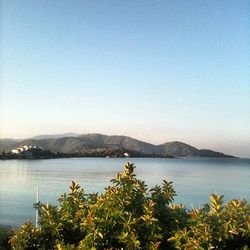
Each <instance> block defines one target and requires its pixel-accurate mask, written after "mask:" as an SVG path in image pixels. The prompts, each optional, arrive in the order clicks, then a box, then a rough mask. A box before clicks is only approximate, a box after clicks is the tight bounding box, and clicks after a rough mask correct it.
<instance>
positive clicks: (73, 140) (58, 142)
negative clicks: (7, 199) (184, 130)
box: [0, 133, 232, 157]
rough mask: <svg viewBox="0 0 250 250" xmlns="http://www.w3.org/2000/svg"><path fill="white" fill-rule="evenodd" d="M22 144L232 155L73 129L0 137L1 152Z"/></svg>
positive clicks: (70, 150) (81, 149) (73, 149)
mask: <svg viewBox="0 0 250 250" xmlns="http://www.w3.org/2000/svg"><path fill="white" fill-rule="evenodd" d="M21 145H37V146H41V147H42V148H44V149H48V150H51V151H53V152H61V153H66V154H74V153H76V154H81V153H84V152H86V151H88V150H96V149H100V150H102V149H119V150H128V151H133V152H138V153H140V154H141V155H144V156H147V155H158V156H163V157H164V156H175V157H232V156H230V155H226V154H223V153H220V152H216V151H212V150H209V149H197V148H195V147H193V146H191V145H188V144H186V143H183V142H179V141H173V142H166V143H164V144H160V145H154V144H151V143H147V142H143V141H139V140H136V139H134V138H131V137H128V136H120V135H112V136H108V135H102V134H85V135H79V134H75V133H67V134H56V135H39V136H35V137H33V138H30V139H25V140H21V141H20V140H15V139H0V152H2V151H10V150H11V149H12V148H14V147H16V146H21Z"/></svg>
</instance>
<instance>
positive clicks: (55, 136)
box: [30, 133, 80, 140]
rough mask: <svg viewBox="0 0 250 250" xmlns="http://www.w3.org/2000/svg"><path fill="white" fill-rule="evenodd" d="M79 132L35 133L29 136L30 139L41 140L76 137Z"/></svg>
mask: <svg viewBox="0 0 250 250" xmlns="http://www.w3.org/2000/svg"><path fill="white" fill-rule="evenodd" d="M78 136H80V134H76V133H64V134H52V135H37V136H34V137H31V138H30V139H35V140H42V139H59V138H63V137H78Z"/></svg>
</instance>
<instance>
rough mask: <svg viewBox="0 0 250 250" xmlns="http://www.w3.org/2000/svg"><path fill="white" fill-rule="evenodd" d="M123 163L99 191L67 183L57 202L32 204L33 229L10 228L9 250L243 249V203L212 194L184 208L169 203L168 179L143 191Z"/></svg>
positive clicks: (249, 223)
mask: <svg viewBox="0 0 250 250" xmlns="http://www.w3.org/2000/svg"><path fill="white" fill-rule="evenodd" d="M134 168H135V167H134V165H133V164H129V163H127V164H126V165H125V168H124V172H122V173H118V174H117V176H116V178H115V179H113V180H111V182H112V185H111V186H108V187H107V188H106V189H105V192H104V193H102V194H94V193H91V194H85V193H84V190H83V189H82V188H81V187H80V186H79V185H78V184H76V183H74V182H72V184H71V186H70V192H69V193H68V194H66V193H65V194H63V195H62V196H61V197H60V198H59V200H58V201H59V205H58V206H52V205H49V204H47V205H45V204H40V203H39V204H36V206H37V207H38V209H39V217H40V219H39V228H34V226H33V225H32V223H30V222H28V223H25V224H24V225H23V226H22V227H21V228H20V229H18V230H17V231H16V232H15V235H14V236H13V237H12V238H11V240H10V243H11V246H12V249H16V250H19V249H20V250H25V249H46V250H48V249H58V250H76V249H78V250H80V249H83V250H85V249H86V250H89V249H92V250H94V249H96V250H97V249H110V250H111V249H124V250H125V249H131V250H133V249H134V250H135V249H151V250H156V249H212V248H214V249H232V248H228V247H229V246H234V248H233V249H241V248H242V249H243V247H245V248H244V249H247V246H249V239H250V235H249V232H250V220H249V213H250V209H249V205H248V204H247V202H246V201H241V200H233V201H230V202H229V203H228V204H226V205H223V202H222V196H218V195H212V196H211V198H210V199H211V204H210V206H208V205H206V206H205V207H204V208H203V209H200V210H192V211H191V212H190V211H187V210H186V209H185V207H184V206H183V205H176V204H173V200H174V196H175V195H176V193H175V191H174V189H173V185H172V182H167V181H163V183H162V185H161V186H158V185H157V186H155V187H154V188H152V189H150V190H148V188H147V186H146V184H145V183H144V182H143V181H141V180H138V179H137V178H136V176H135V174H134Z"/></svg>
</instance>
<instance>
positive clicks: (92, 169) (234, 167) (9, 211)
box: [0, 158, 250, 225]
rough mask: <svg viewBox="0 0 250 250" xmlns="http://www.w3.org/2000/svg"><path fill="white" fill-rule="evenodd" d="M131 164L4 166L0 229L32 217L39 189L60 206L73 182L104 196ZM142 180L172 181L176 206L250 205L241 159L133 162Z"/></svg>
mask: <svg viewBox="0 0 250 250" xmlns="http://www.w3.org/2000/svg"><path fill="white" fill-rule="evenodd" d="M127 160H128V159H103V158H101V159H90V158H82V159H76V158H75V159H56V160H10V161H0V204H1V209H0V224H1V223H2V224H10V225H18V224H21V223H23V222H24V221H25V220H26V219H27V218H30V219H33V218H34V214H35V213H34V209H33V206H32V204H33V203H34V202H35V193H36V187H37V186H38V187H39V189H40V193H41V200H42V201H43V202H46V201H49V202H50V203H54V204H55V203H56V200H57V198H58V197H59V195H60V194H62V193H64V192H67V191H68V186H69V185H70V183H71V181H72V180H74V181H76V182H78V183H79V184H80V185H81V186H82V187H83V188H84V189H85V191H86V192H87V193H88V192H102V191H103V189H104V187H105V186H107V185H110V183H109V180H110V179H112V178H114V176H115V175H116V174H117V173H118V172H120V171H122V169H123V165H124V164H125V163H126V161H127ZM131 162H134V163H135V165H136V166H137V167H136V171H135V173H136V174H137V176H138V178H140V179H142V180H144V181H145V182H146V184H148V186H149V187H152V186H153V185H155V184H160V183H161V182H162V180H164V179H165V180H169V181H170V180H171V181H173V182H174V188H175V190H176V191H177V194H178V196H177V198H176V202H182V203H184V204H186V205H187V206H189V207H190V206H191V204H193V206H196V207H198V206H200V205H201V204H204V203H205V202H208V196H209V194H211V193H213V192H215V191H217V192H218V193H223V194H224V195H225V198H226V199H231V198H236V197H245V198H247V199H248V200H250V193H249V190H250V182H249V179H250V161H249V160H240V159H203V158H202V159H131Z"/></svg>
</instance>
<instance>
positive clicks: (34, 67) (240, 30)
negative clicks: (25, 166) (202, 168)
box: [0, 0, 250, 157]
mask: <svg viewBox="0 0 250 250" xmlns="http://www.w3.org/2000/svg"><path fill="white" fill-rule="evenodd" d="M0 7H1V13H0V14H1V19H0V32H1V33H0V35H1V40H0V50H1V51H0V52H1V54H0V56H1V60H0V138H27V137H31V136H35V135H39V134H55V133H64V132H76V133H80V134H85V133H103V134H108V135H113V134H116V135H127V136H131V137H134V138H136V139H140V140H144V141H147V142H150V143H155V144H160V143H164V142H167V141H176V140H178V141H183V142H186V143H188V144H191V145H193V146H195V147H197V148H210V149H213V150H217V151H220V152H224V153H228V154H233V155H236V156H240V157H250V2H249V1H247V0H246V1H243V0H239V1H233V0H232V1H231V0H221V1H217V0H216V1H213V0H209V1H208V0H207V1H206V0H190V1H185V0H180V1H168V0H165V1H159V0H155V1H149V0H145V1H142V0H140V1H139V0H136V1H134V0H133V1H132V0H131V1H130V0H127V1H122V0H116V1H111V0H108V1H93V0H75V1H69V0H67V1H64V0H54V1H51V0H43V1H33V0H25V1H23V0H1V6H0Z"/></svg>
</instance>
